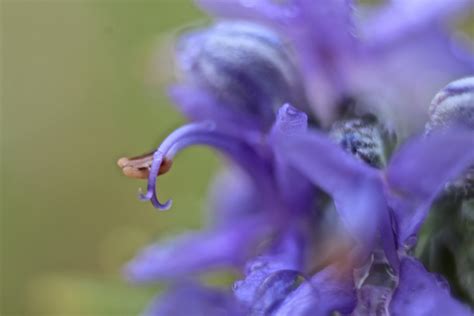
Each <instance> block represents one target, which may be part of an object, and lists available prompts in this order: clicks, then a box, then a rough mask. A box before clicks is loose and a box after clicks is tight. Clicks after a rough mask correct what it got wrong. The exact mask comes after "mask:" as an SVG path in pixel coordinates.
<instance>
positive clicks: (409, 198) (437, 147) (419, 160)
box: [386, 129, 474, 244]
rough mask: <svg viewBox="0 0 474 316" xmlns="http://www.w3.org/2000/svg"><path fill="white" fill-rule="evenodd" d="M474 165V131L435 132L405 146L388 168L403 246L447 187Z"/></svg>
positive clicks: (391, 196) (391, 195)
mask: <svg viewBox="0 0 474 316" xmlns="http://www.w3.org/2000/svg"><path fill="white" fill-rule="evenodd" d="M473 162H474V132H469V131H462V130H455V129H451V130H449V131H438V133H436V132H433V133H432V134H431V135H430V136H429V137H419V138H417V139H415V140H413V141H411V142H409V143H408V144H406V145H404V146H403V147H402V148H401V149H400V150H399V151H398V152H396V153H395V154H394V156H393V157H392V160H391V161H390V164H389V166H388V168H387V173H386V177H387V182H388V184H389V188H390V192H388V193H389V199H390V203H391V205H392V208H393V210H394V214H395V218H396V221H397V224H398V230H399V231H398V235H399V236H398V241H399V243H400V244H403V243H404V242H405V241H406V240H407V239H408V238H409V237H411V236H412V235H414V234H416V233H417V231H418V229H419V228H420V226H421V224H422V223H423V221H424V219H425V217H426V215H427V213H428V211H429V208H430V204H431V203H432V201H433V199H434V198H435V197H436V196H437V195H438V193H439V192H440V191H441V190H442V189H443V187H444V185H445V184H446V183H447V182H448V181H449V180H453V179H454V178H455V177H456V176H458V175H459V174H460V173H461V172H462V171H464V170H466V169H467V168H468V167H469V166H470V165H472V164H473Z"/></svg>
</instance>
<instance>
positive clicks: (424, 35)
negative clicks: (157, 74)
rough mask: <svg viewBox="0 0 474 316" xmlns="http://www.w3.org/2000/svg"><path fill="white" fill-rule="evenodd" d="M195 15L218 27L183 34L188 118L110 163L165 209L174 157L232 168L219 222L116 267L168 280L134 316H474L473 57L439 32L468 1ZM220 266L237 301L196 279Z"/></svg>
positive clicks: (222, 6)
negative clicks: (166, 179)
mask: <svg viewBox="0 0 474 316" xmlns="http://www.w3.org/2000/svg"><path fill="white" fill-rule="evenodd" d="M198 4H199V5H200V6H202V7H203V8H204V9H206V10H208V11H209V12H211V13H212V14H215V15H216V16H217V21H216V23H215V24H214V25H211V26H209V27H206V28H203V29H198V30H195V31H194V32H191V33H188V34H185V35H183V36H182V37H181V39H180V40H179V42H178V44H177V46H176V49H177V54H176V55H177V64H178V66H179V71H180V80H179V83H177V84H176V85H175V86H173V87H171V89H170V96H171V97H172V99H173V100H174V101H175V103H176V104H177V106H178V108H179V109H180V110H181V112H182V113H183V114H184V115H185V116H186V117H187V118H188V119H189V120H190V121H191V122H190V123H189V124H187V125H184V126H182V127H180V128H178V129H177V130H175V131H174V132H172V133H171V134H170V135H169V136H168V137H167V138H166V139H165V140H164V141H163V142H162V144H161V145H160V146H159V148H158V149H157V150H156V151H154V152H153V153H151V154H150V155H145V156H141V157H135V158H130V159H128V158H122V159H121V160H119V166H120V167H121V168H122V169H123V171H124V173H125V174H126V175H128V176H131V177H135V178H148V188H147V191H146V192H145V193H144V194H142V195H141V198H142V199H143V200H149V201H151V203H152V204H153V206H154V207H156V208H158V209H160V210H166V209H169V208H170V207H171V201H166V202H162V201H160V200H159V199H158V197H157V193H156V182H157V177H158V175H160V174H162V173H165V172H167V171H169V170H170V168H171V165H172V161H173V158H174V157H175V155H176V154H178V153H179V152H180V151H181V150H183V149H184V148H187V147H189V146H195V145H206V146H208V147H211V148H213V149H215V150H217V151H219V152H221V153H222V154H223V155H224V156H225V158H226V159H227V161H228V164H227V165H226V169H225V170H224V171H223V172H222V173H221V174H220V175H219V176H218V178H217V179H216V182H215V185H214V186H213V189H212V190H211V205H210V208H211V211H212V212H213V213H212V219H213V221H212V223H211V224H209V226H208V227H207V228H206V229H205V230H203V231H200V232H195V233H189V234H186V235H183V236H181V237H179V238H177V239H174V240H172V241H168V242H162V243H158V244H155V245H151V246H149V247H148V248H145V249H144V250H143V251H142V252H141V253H139V255H138V256H137V257H136V258H135V259H134V260H132V261H131V262H130V263H129V264H128V266H127V267H126V275H127V277H128V278H129V279H130V280H132V281H134V282H167V283H168V284H169V289H168V292H167V293H165V294H164V295H162V296H160V297H158V298H157V299H156V300H155V301H154V302H153V303H152V304H151V305H150V307H149V308H148V309H147V311H146V312H145V315H206V316H211V315H393V316H395V315H415V316H416V315H420V316H421V315H459V316H462V315H472V310H471V309H470V307H469V304H472V303H474V245H473V244H474V243H473V242H472V241H471V240H472V238H471V237H473V238H474V77H469V76H473V75H474V55H472V54H470V53H469V51H468V50H467V48H466V47H467V46H466V43H465V42H462V41H461V40H460V39H459V38H456V39H455V38H454V37H453V36H452V34H451V32H449V29H448V26H447V22H448V20H449V19H451V18H452V17H453V16H455V15H456V14H461V13H463V12H466V11H469V10H470V9H471V10H472V9H474V3H473V2H472V0H416V1H415V0H396V1H395V0H393V1H387V3H382V4H379V5H377V6H374V5H372V6H367V5H363V4H358V5H356V4H354V3H352V1H350V0H331V1H320V0H287V1H272V0H254V1H252V0H200V1H198ZM459 78H464V79H459ZM457 79H459V80H457ZM455 80H456V81H455ZM450 82H451V83H450ZM448 83H449V84H448ZM446 84H447V85H446ZM443 86H444V88H442V87H443ZM441 88H442V89H441ZM440 89H441V90H440ZM438 90H440V92H438V94H436V93H437V91H438ZM433 97H434V99H433ZM431 100H432V101H431ZM430 101H431V106H430ZM423 129H424V130H423ZM430 210H431V213H432V214H435V215H436V216H435V215H432V214H430V216H428V215H429V213H430ZM427 218H428V219H431V218H433V220H432V221H433V222H436V219H437V223H438V224H439V223H441V225H436V223H435V224H433V225H431V226H430V227H431V231H430V232H429V234H428V236H431V237H433V238H431V239H430V238H428V239H426V240H423V241H419V240H418V239H419V238H418V236H419V232H420V229H421V228H422V226H423V223H424V222H425V221H426V220H427ZM449 256H451V257H452V258H454V259H455V260H452V262H451V261H450V262H449V263H448V265H449V267H448V269H444V268H445V267H446V265H442V264H441V262H444V261H443V260H445V259H446V258H448V257H449ZM417 258H418V259H417ZM419 258H421V259H422V261H423V263H421V262H420V261H419ZM457 259H459V260H457ZM221 269H237V270H238V271H240V272H241V273H242V276H241V279H240V280H237V281H236V282H235V283H234V286H233V288H232V289H222V288H214V287H210V286H208V285H205V284H202V282H200V281H199V278H198V276H199V275H201V274H203V273H208V272H212V271H216V270H221ZM443 269H444V270H443ZM434 272H439V273H442V274H443V276H442V275H441V274H438V273H434ZM448 281H449V282H448Z"/></svg>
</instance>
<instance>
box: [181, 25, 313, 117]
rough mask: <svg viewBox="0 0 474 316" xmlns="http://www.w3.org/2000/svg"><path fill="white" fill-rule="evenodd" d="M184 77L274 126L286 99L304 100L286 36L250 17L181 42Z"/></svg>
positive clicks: (193, 35)
mask: <svg viewBox="0 0 474 316" xmlns="http://www.w3.org/2000/svg"><path fill="white" fill-rule="evenodd" d="M178 63H179V66H180V68H181V70H182V72H183V75H184V80H185V82H187V83H190V84H192V85H194V86H198V87H200V88H203V89H205V90H206V91H208V92H210V93H211V94H212V95H213V96H214V97H216V98H217V99H218V100H219V101H221V102H222V104H223V105H225V106H227V107H230V108H232V109H233V110H235V111H237V112H240V113H245V114H246V115H250V116H253V117H257V118H258V119H259V121H263V122H264V123H265V126H269V125H270V124H271V123H272V121H273V118H274V115H275V113H276V110H277V109H278V108H279V107H280V106H281V105H283V104H284V103H287V102H288V103H293V104H298V105H300V106H302V105H304V104H303V97H302V96H303V93H302V92H301V87H300V86H299V85H298V82H299V79H298V74H297V71H296V68H295V67H294V65H293V62H292V58H291V56H290V54H289V52H288V50H287V47H286V46H285V44H284V43H283V42H282V41H281V39H280V38H279V37H278V36H277V35H276V34H275V33H273V32H272V31H271V30H268V29H267V28H265V27H263V26H260V25H257V24H253V23H248V22H236V21H234V22H221V23H218V24H216V25H214V26H211V27H209V28H207V29H204V30H199V31H197V32H194V33H191V34H189V35H186V36H184V37H183V38H182V40H181V41H180V43H179V45H178Z"/></svg>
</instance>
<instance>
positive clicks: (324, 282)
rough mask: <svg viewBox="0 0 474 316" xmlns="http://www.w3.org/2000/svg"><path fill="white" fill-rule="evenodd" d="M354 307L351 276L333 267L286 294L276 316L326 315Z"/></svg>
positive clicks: (348, 310) (346, 311)
mask: <svg viewBox="0 0 474 316" xmlns="http://www.w3.org/2000/svg"><path fill="white" fill-rule="evenodd" d="M355 304H356V295H355V290H354V285H353V282H352V277H351V275H350V273H349V274H347V273H344V272H343V271H338V269H337V268H336V267H335V266H331V267H328V268H325V269H324V270H322V271H320V272H318V273H316V274H315V275H314V276H313V277H312V278H311V280H310V281H309V282H305V283H303V284H302V285H301V286H300V287H299V288H298V289H296V290H295V291H293V292H292V293H290V294H289V295H288V297H287V298H286V299H285V301H284V302H283V303H282V305H281V306H280V308H279V309H278V310H277V311H276V312H275V314H274V315H275V316H285V315H297V316H309V315H314V316H326V315H330V314H331V312H333V311H339V312H341V313H343V314H346V313H350V312H351V311H352V310H353V309H354V307H355Z"/></svg>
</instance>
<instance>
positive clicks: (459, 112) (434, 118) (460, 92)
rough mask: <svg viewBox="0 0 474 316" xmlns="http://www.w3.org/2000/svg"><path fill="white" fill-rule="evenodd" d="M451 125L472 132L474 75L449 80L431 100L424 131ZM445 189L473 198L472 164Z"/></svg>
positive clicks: (460, 195)
mask: <svg viewBox="0 0 474 316" xmlns="http://www.w3.org/2000/svg"><path fill="white" fill-rule="evenodd" d="M452 125H456V126H461V127H465V128H467V129H469V130H472V131H473V132H474V77H467V78H463V79H459V80H456V81H453V82H451V83H450V84H448V85H447V86H446V87H444V88H443V89H442V90H441V91H439V92H438V93H437V94H436V96H435V97H434V99H433V101H432V102H431V106H430V118H429V121H428V123H427V124H426V127H425V130H426V133H427V134H429V133H430V132H431V131H432V130H434V129H437V128H446V127H449V126H452ZM473 137H474V135H473ZM447 150H449V149H447ZM447 190H448V192H450V193H454V194H455V195H456V196H458V197H460V198H463V199H468V198H474V166H471V167H470V168H469V169H468V170H467V171H466V172H465V173H464V174H463V175H462V176H461V177H460V178H458V179H456V180H455V181H452V182H451V183H449V185H448V187H447Z"/></svg>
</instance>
